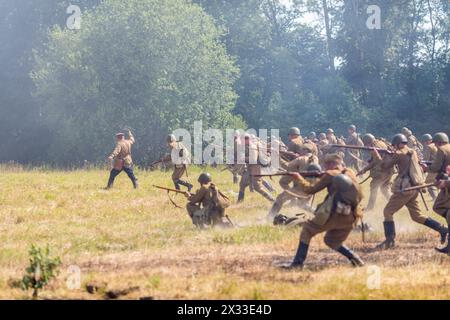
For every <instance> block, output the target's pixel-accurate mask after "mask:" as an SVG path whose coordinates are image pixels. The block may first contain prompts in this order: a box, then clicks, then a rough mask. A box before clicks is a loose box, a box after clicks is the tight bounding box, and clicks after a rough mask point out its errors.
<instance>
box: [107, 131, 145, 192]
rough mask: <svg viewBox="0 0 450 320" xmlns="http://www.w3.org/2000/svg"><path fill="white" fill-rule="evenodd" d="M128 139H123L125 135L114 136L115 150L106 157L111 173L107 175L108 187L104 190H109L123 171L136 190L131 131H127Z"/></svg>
mask: <svg viewBox="0 0 450 320" xmlns="http://www.w3.org/2000/svg"><path fill="white" fill-rule="evenodd" d="M128 137H129V138H128V139H125V134H123V133H118V134H116V140H117V143H116V148H115V149H114V151H113V152H112V153H111V155H110V156H109V157H108V161H109V162H110V163H111V165H112V169H111V173H110V175H109V180H108V185H107V186H106V188H105V189H106V190H108V189H111V188H112V187H113V184H114V180H115V179H116V177H117V176H118V175H119V173H121V172H122V171H125V172H126V174H127V175H128V177H129V178H130V180H131V182H132V183H133V187H134V188H135V189H137V187H138V182H137V179H136V177H135V176H134V172H133V159H132V158H131V146H132V145H133V144H134V142H135V140H134V137H133V134H132V133H131V131H128Z"/></svg>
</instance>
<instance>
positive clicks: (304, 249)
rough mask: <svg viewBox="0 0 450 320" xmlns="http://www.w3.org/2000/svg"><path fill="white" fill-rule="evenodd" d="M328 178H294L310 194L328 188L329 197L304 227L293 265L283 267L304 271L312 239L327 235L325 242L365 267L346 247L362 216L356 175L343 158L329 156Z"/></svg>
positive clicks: (360, 197) (351, 260) (353, 261)
mask: <svg viewBox="0 0 450 320" xmlns="http://www.w3.org/2000/svg"><path fill="white" fill-rule="evenodd" d="M325 170H326V172H325V175H324V176H323V177H322V178H320V180H318V181H317V182H315V183H312V182H310V181H308V180H306V179H304V178H303V177H302V176H301V175H300V174H293V178H294V179H295V180H296V181H297V183H298V184H299V185H300V186H301V188H302V190H303V191H304V192H306V193H307V194H311V195H312V194H315V193H318V192H320V191H322V190H324V189H325V188H327V190H328V195H327V197H326V198H325V201H324V202H323V203H322V204H320V205H319V207H318V209H317V210H316V216H315V217H314V218H313V219H312V220H310V221H308V222H306V223H305V224H304V225H303V228H302V231H301V234H300V244H299V247H298V249H297V253H296V255H295V258H294V260H293V262H292V263H291V264H290V265H288V266H284V268H303V264H304V262H305V260H306V256H307V254H308V249H309V243H310V241H311V239H312V238H313V237H314V236H316V235H317V234H319V233H323V232H326V234H325V239H324V241H325V243H326V244H327V245H328V246H329V247H330V248H332V249H333V250H336V251H337V252H339V253H341V254H342V255H344V256H345V257H347V258H348V259H349V260H350V262H351V263H352V264H353V265H354V266H363V265H364V263H363V261H362V260H361V259H360V258H359V257H358V256H357V255H355V254H354V253H353V252H352V251H351V250H350V249H349V248H347V247H346V246H345V245H343V243H344V241H345V240H346V239H347V237H348V235H349V234H350V232H351V231H352V230H353V228H354V226H355V224H356V222H357V220H358V219H359V218H361V217H362V208H361V205H360V203H361V200H362V197H363V195H362V190H361V187H360V185H359V184H358V181H357V178H356V175H355V173H354V172H353V171H352V170H351V169H346V168H345V167H344V163H343V159H342V157H341V156H339V155H337V154H329V155H327V156H326V159H325Z"/></svg>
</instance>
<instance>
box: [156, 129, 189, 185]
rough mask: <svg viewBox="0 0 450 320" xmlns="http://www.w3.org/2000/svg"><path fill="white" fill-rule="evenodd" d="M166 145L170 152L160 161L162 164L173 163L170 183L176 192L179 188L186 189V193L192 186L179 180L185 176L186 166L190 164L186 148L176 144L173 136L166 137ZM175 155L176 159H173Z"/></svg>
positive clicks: (178, 143)
mask: <svg viewBox="0 0 450 320" xmlns="http://www.w3.org/2000/svg"><path fill="white" fill-rule="evenodd" d="M167 145H168V146H169V148H170V152H169V153H168V154H167V155H166V156H165V157H164V158H163V159H162V161H164V162H168V161H171V162H172V163H173V167H174V169H173V173H172V181H173V184H174V185H175V188H176V189H177V190H180V189H181V187H180V185H181V186H185V187H186V188H188V191H191V190H192V187H193V186H192V184H190V183H189V182H187V181H184V180H181V178H182V177H183V175H184V174H186V175H187V166H188V164H189V163H190V160H189V158H190V157H189V151H188V150H187V149H186V147H185V146H184V145H183V144H182V143H181V142H178V141H177V139H176V137H175V136H174V135H173V134H170V135H168V136H167ZM175 155H177V156H178V158H177V159H174V158H173V157H174V156H175Z"/></svg>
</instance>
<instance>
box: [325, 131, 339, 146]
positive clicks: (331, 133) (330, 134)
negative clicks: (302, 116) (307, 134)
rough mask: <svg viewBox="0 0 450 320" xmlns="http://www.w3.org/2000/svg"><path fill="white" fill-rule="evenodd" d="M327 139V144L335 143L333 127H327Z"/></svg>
mask: <svg viewBox="0 0 450 320" xmlns="http://www.w3.org/2000/svg"><path fill="white" fill-rule="evenodd" d="M327 140H328V144H337V143H338V141H337V138H336V135H335V134H334V130H333V129H331V128H330V129H327Z"/></svg>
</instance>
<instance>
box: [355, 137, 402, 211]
mask: <svg viewBox="0 0 450 320" xmlns="http://www.w3.org/2000/svg"><path fill="white" fill-rule="evenodd" d="M362 141H363V143H364V145H365V146H366V147H370V148H379V149H387V148H388V146H387V145H386V144H385V143H384V142H383V141H381V140H378V139H376V138H375V137H374V136H373V135H372V134H370V133H369V134H366V135H364V136H363V138H362ZM371 154H372V156H371V158H370V159H369V164H368V165H367V166H366V167H365V168H363V169H362V170H361V171H360V172H359V173H358V176H362V175H364V174H365V173H366V172H368V171H370V177H371V178H372V180H371V182H370V197H369V203H368V205H367V208H366V210H367V211H370V210H373V209H374V208H375V203H376V201H377V196H378V191H379V190H381V193H382V194H383V196H384V197H385V198H386V200H389V198H390V197H391V191H390V189H391V185H392V176H393V175H394V168H391V169H389V170H384V169H382V168H381V161H380V160H379V159H378V158H377V157H376V155H375V153H374V152H371Z"/></svg>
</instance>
